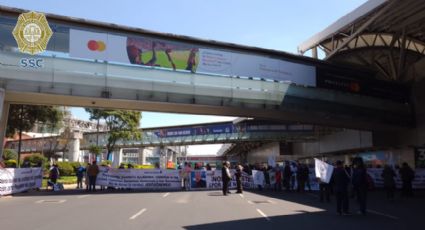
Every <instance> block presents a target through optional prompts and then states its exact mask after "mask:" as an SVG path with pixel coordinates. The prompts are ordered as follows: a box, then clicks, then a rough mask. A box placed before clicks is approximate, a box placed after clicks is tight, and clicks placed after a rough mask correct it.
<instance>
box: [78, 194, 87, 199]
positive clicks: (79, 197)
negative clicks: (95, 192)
mask: <svg viewBox="0 0 425 230" xmlns="http://www.w3.org/2000/svg"><path fill="white" fill-rule="evenodd" d="M89 196H90V195H81V196H78V199H82V198H86V197H89Z"/></svg>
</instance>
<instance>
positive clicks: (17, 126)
mask: <svg viewBox="0 0 425 230" xmlns="http://www.w3.org/2000/svg"><path fill="white" fill-rule="evenodd" d="M62 119H63V113H62V111H61V110H60V109H59V108H58V107H56V106H40V105H16V104H15V105H11V106H10V108H9V117H8V120H7V129H6V135H7V136H9V137H12V136H13V135H15V134H16V133H19V146H18V165H19V161H20V154H21V140H22V132H24V131H29V130H31V129H32V128H34V126H35V125H36V124H37V123H43V124H44V123H47V124H48V125H49V126H50V127H52V130H53V129H54V128H55V127H57V126H58V124H59V122H60V121H62Z"/></svg>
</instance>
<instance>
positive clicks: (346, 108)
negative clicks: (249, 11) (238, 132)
mask: <svg viewBox="0 0 425 230" xmlns="http://www.w3.org/2000/svg"><path fill="white" fill-rule="evenodd" d="M0 11H2V12H3V13H4V14H2V18H0V35H1V37H2V38H3V41H2V44H1V47H0V48H1V49H0V88H4V89H5V102H6V103H12V104H13V103H24V104H49V105H51V104H54V105H67V106H82V107H102V108H115V109H134V110H142V111H159V112H177V113H189V114H209V115H227V116H243V117H256V118H263V119H273V120H279V121H290V122H300V123H309V124H322V125H327V126H339V127H349V128H357V129H394V128H396V129H398V128H406V127H410V126H411V125H412V124H413V120H412V116H411V114H412V109H411V106H410V104H409V103H408V102H406V101H400V100H394V98H392V99H391V98H384V97H376V96H371V95H368V94H361V93H352V92H343V91H341V90H333V89H324V88H319V87H315V86H314V85H315V82H316V80H315V77H316V74H318V73H316V68H318V67H320V66H328V64H327V63H324V62H322V61H317V60H313V59H310V58H305V57H299V56H296V55H290V54H287V53H284V52H278V51H272V50H264V49H259V48H252V47H245V46H238V45H234V44H227V43H219V42H214V41H205V40H200V39H194V38H187V37H179V36H170V35H165V34H159V33H154V32H149V31H148V32H147V31H141V30H138V29H133V28H127V27H119V26H116V25H109V24H104V23H97V22H90V21H85V20H76V19H71V18H67V17H62V16H56V15H47V18H48V20H49V23H50V24H51V26H52V27H53V31H54V34H53V37H52V41H51V42H50V43H49V46H48V50H47V51H46V52H44V53H42V54H40V55H36V56H28V55H27V54H23V53H20V52H18V50H17V48H16V43H15V42H14V40H13V37H12V36H11V31H12V29H13V27H14V26H15V24H16V17H17V15H18V14H19V13H20V11H19V10H16V9H10V8H5V7H0ZM75 28H78V29H79V30H83V29H84V30H87V31H95V32H96V34H101V33H104V34H105V36H115V35H116V34H118V35H120V36H127V35H128V36H130V35H132V34H134V33H137V34H139V35H143V36H148V37H149V36H150V37H151V38H152V37H153V38H158V39H164V40H165V39H168V40H166V42H168V41H170V44H171V43H172V44H175V43H177V42H184V45H187V44H188V43H192V44H194V45H197V46H201V47H207V48H208V49H209V50H211V49H215V51H216V54H217V55H221V54H223V53H225V54H226V55H227V53H229V52H233V53H232V54H233V55H239V56H241V57H245V58H246V59H247V60H248V59H249V60H252V57H254V59H255V58H257V59H259V60H261V61H263V62H262V63H263V64H258V63H255V65H258V66H257V67H258V68H259V69H261V71H268V72H270V73H271V75H270V76H266V77H263V76H258V75H255V74H253V75H250V73H251V72H250V71H248V70H244V68H245V69H250V68H251V67H252V66H253V64H252V63H251V64H250V65H248V64H249V62H248V64H247V65H244V66H242V67H243V68H242V70H241V71H242V73H244V74H243V75H239V74H235V73H236V72H234V71H233V70H232V71H233V72H231V74H227V73H226V74H223V72H220V71H217V72H218V73H211V72H205V71H204V72H203V71H197V72H196V73H195V72H194V71H189V70H184V69H180V70H179V69H175V70H173V69H170V68H163V67H161V66H147V65H135V64H126V63H122V62H118V61H114V60H109V59H108V58H109V57H110V56H111V55H112V54H111V53H110V54H109V56H105V57H103V59H105V60H100V59H95V58H78V57H76V56H75V55H71V54H72V53H71V52H72V39H70V37H71V36H72V34H71V32H70V31H72V30H75ZM85 33H87V34H89V32H85ZM99 36H100V35H99ZM127 39H130V38H127ZM70 40H71V41H70ZM161 41H163V40H161ZM128 42H129V40H127V44H128ZM152 44H154V43H152ZM155 44H156V43H155ZM107 45H109V44H107ZM152 46H153V45H152ZM127 48H128V46H127ZM208 49H205V50H208ZM192 50H193V49H192ZM223 50H227V51H223ZM164 52H165V51H164ZM199 52H201V51H199ZM226 52H227V53H226ZM241 53H242V54H241ZM164 55H165V54H164ZM197 55H198V54H197ZM199 55H200V54H199ZM223 55H224V54H223ZM250 55H251V56H250ZM211 57H212V56H209V58H211ZM214 57H215V56H214ZM247 57H248V58H247ZM29 59H35V60H34V61H37V60H41V61H40V63H39V64H40V65H36V66H30V65H26V64H25V63H23V62H27V63H29V61H30V60H29ZM23 60H24V61H23ZM226 60H227V59H226ZM226 60H225V61H226ZM229 60H233V59H231V58H229ZM201 61H203V60H201ZM201 61H200V62H201ZM221 61H222V60H221V59H220V60H219V61H216V62H217V63H219V62H220V63H221ZM225 61H223V62H225ZM273 63H283V64H279V66H280V67H279V68H281V69H277V70H270V69H268V68H269V66H267V65H269V64H270V65H271V64H273ZM221 64H223V63H221ZM224 64H226V65H227V63H224ZM224 64H223V65H224ZM198 65H201V64H198ZM276 65H277V64H276ZM285 65H289V66H291V68H295V69H297V68H304V69H306V71H307V70H308V71H309V72H308V71H307V72H308V73H311V74H312V75H311V76H306V75H304V74H303V73H304V72H302V71H301V72H299V73H298V72H294V73H292V72H288V71H289V70H288V69H285V68H284V66H285ZM300 66H301V67H300ZM198 68H199V67H198ZM282 68H283V69H282ZM328 68H331V69H332V68H336V67H332V66H331V67H328ZM304 69H303V71H304ZM252 73H254V71H253V72H252ZM279 74H284V75H285V74H286V75H288V76H290V77H291V78H293V80H291V81H286V80H284V79H283V80H282V79H280V78H274V77H273V76H275V75H279ZM358 75H362V72H359V73H358ZM307 78H311V79H310V80H308V79H307ZM294 79H295V80H294ZM297 79H307V80H308V82H310V81H311V82H310V83H305V84H304V83H303V82H302V81H301V82H297ZM312 79H313V80H312ZM335 84H341V83H335ZM351 88H353V89H354V91H358V89H359V86H358V85H355V84H354V86H353V87H351ZM378 88H379V87H378ZM378 91H379V90H378ZM383 94H384V95H385V93H383ZM147 136H149V135H147Z"/></svg>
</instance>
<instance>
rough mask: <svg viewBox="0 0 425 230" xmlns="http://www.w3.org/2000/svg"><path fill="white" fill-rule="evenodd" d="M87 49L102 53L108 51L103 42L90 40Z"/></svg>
mask: <svg viewBox="0 0 425 230" xmlns="http://www.w3.org/2000/svg"><path fill="white" fill-rule="evenodd" d="M87 48H89V50H91V51H99V52H102V51H104V50H105V49H106V45H105V43H104V42H103V41H95V40H90V41H89V42H87Z"/></svg>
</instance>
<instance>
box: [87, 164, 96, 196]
mask: <svg viewBox="0 0 425 230" xmlns="http://www.w3.org/2000/svg"><path fill="white" fill-rule="evenodd" d="M87 174H88V176H89V191H96V178H97V174H99V166H97V164H96V161H93V164H92V165H90V167H89V168H88V169H87Z"/></svg>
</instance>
